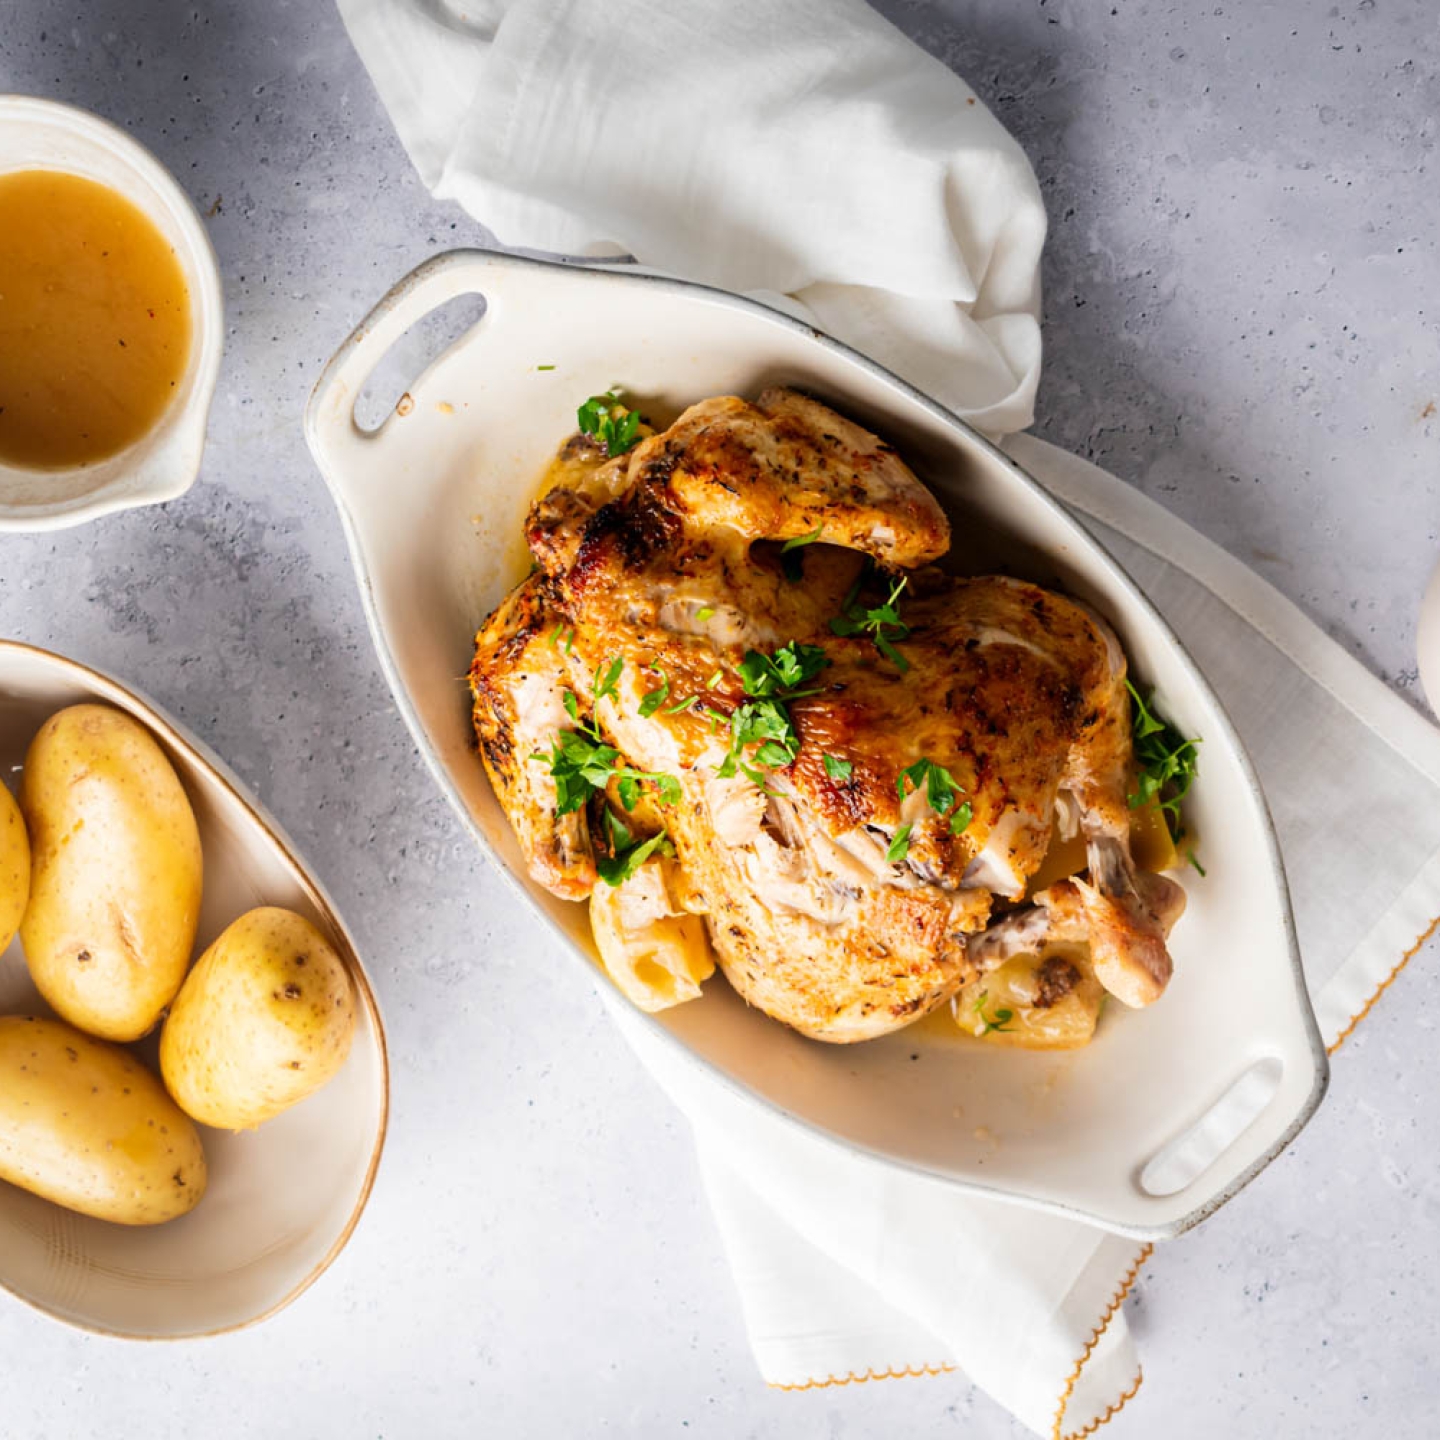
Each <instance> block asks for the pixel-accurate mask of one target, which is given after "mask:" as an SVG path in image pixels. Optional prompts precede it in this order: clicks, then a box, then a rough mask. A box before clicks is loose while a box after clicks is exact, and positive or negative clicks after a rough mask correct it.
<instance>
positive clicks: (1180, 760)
mask: <svg viewBox="0 0 1440 1440" xmlns="http://www.w3.org/2000/svg"><path fill="white" fill-rule="evenodd" d="M1125 687H1126V689H1128V690H1129V691H1130V699H1131V702H1132V704H1133V710H1132V712H1131V716H1130V729H1131V733H1132V735H1133V736H1134V740H1135V763H1136V765H1137V766H1138V767H1139V774H1138V775H1137V776H1136V780H1135V793H1134V794H1133V795H1131V796H1130V797H1129V799H1130V808H1131V809H1132V810H1137V809H1139V807H1140V806H1142V805H1145V804H1148V803H1149V802H1150V801H1152V800H1153V801H1154V802H1155V803H1156V804H1157V805H1159V807H1160V810H1161V813H1162V814H1163V815H1164V816H1165V822H1166V824H1167V825H1168V826H1169V827H1170V834H1171V836H1172V837H1173V838H1175V839H1177V840H1178V839H1180V838H1181V837H1182V836H1183V835H1184V833H1185V826H1184V824H1183V822H1182V820H1181V817H1180V805H1181V802H1182V801H1183V800H1184V799H1185V796H1186V795H1187V794H1188V793H1189V790H1190V787H1191V785H1193V784H1194V783H1195V776H1196V774H1197V773H1198V770H1199V762H1200V755H1199V750H1198V749H1197V747H1198V746H1199V744H1200V741H1199V740H1198V739H1195V740H1187V739H1186V738H1185V737H1184V736H1183V735H1182V734H1181V733H1180V732H1179V731H1178V730H1177V729H1176V728H1175V727H1174V725H1172V724H1171V723H1170V722H1169V721H1168V720H1167V719H1166V718H1165V717H1164V716H1163V715H1161V714H1159V713H1158V712H1156V711H1155V710H1153V709H1151V708H1150V704H1149V701H1148V700H1147V699H1143V698H1142V697H1141V695H1140V692H1139V691H1138V690H1137V689H1136V688H1135V687H1134V686H1133V685H1132V684H1131V683H1130V682H1129V681H1128V680H1127V681H1126V682H1125ZM1190 859H1191V863H1192V864H1194V863H1195V861H1194V855H1193V852H1192V854H1191V856H1190ZM1195 868H1196V869H1197V870H1198V869H1199V868H1200V867H1199V865H1198V864H1196V866H1195ZM1200 873H1201V874H1202V875H1203V874H1204V873H1205V872H1204V871H1203V870H1201V871H1200Z"/></svg>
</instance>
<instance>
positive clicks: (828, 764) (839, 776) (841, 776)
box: [822, 755, 855, 785]
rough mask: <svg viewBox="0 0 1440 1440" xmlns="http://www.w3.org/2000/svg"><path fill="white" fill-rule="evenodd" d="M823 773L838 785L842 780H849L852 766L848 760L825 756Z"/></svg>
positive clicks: (836, 756)
mask: <svg viewBox="0 0 1440 1440" xmlns="http://www.w3.org/2000/svg"><path fill="white" fill-rule="evenodd" d="M822 758H823V759H824V761H825V773H826V774H827V775H828V776H829V777H830V778H831V779H832V780H833V781H835V783H836V784H837V785H838V784H839V783H840V782H841V781H843V780H848V779H849V778H850V772H851V771H852V770H854V768H855V767H854V765H852V764H851V763H850V761H848V760H842V759H840V757H839V756H838V755H825V756H823V757H822Z"/></svg>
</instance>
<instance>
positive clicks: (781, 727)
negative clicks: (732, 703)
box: [711, 640, 830, 784]
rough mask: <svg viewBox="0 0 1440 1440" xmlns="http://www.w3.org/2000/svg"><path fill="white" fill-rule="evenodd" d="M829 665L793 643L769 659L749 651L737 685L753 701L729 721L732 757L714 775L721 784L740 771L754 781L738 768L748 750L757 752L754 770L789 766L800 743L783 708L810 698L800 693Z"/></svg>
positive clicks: (810, 648) (814, 648)
mask: <svg viewBox="0 0 1440 1440" xmlns="http://www.w3.org/2000/svg"><path fill="white" fill-rule="evenodd" d="M829 663H830V661H829V660H828V659H827V658H826V655H825V652H824V651H823V650H822V649H821V648H820V647H819V646H818V645H801V644H798V643H797V642H796V641H794V640H792V641H790V642H789V643H788V644H786V645H782V646H781V647H780V648H779V649H778V650H776V651H775V652H774V653H773V654H770V655H764V654H762V653H761V652H760V651H759V650H747V651H746V652H745V658H744V659H743V660H742V661H741V662H740V683H741V685H743V686H744V689H745V693H746V695H748V696H750V697H751V698H750V699H748V700H746V701H745V702H744V704H742V705H740V706H739V707H738V708H737V709H736V710H735V711H734V712H733V713H732V714H731V715H730V717H729V720H730V753H729V754H728V755H726V757H725V759H724V761H723V762H722V763H721V766H720V768H719V770H717V771H716V774H717V775H719V776H720V777H721V778H722V779H724V778H727V777H729V776H731V775H733V774H735V772H736V771H737V770H742V771H744V773H746V774H747V775H749V776H750V778H751V779H752V780H754V779H755V776H754V774H752V773H751V771H750V770H749V769H746V767H745V766H743V765H741V763H740V756H741V754H742V753H743V752H744V750H745V748H746V746H749V745H759V747H760V748H759V749H758V750H757V751H756V752H755V754H754V755H753V756H752V757H751V758H752V760H753V762H754V764H755V765H763V766H764V767H765V768H766V769H770V770H774V769H778V768H779V767H780V766H782V765H789V764H790V763H791V761H793V760H794V759H795V757H796V756H797V755H798V754H799V753H800V737H799V735H798V734H797V733H796V731H795V726H794V723H793V722H792V721H791V719H790V711H789V710H788V709H787V708H786V706H787V702H788V701H791V700H798V699H800V698H801V697H803V696H805V695H813V694H814V693H815V691H813V690H801V689H799V688H798V687H800V686H801V685H804V684H805V682H806V681H807V680H813V679H814V678H815V677H816V676H817V675H818V674H819V673H820V672H821V671H822V670H823V669H824V668H825V667H826V666H827V665H828V664H829ZM711 714H712V715H713V714H714V712H713V711H712V712H711ZM724 718H725V717H723V716H722V717H721V719H722V720H723V719H724ZM756 783H757V784H759V781H756Z"/></svg>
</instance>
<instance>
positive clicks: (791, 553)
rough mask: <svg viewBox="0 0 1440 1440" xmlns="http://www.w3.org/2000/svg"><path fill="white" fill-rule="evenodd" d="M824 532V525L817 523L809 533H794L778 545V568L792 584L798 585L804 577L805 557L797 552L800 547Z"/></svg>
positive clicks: (809, 543) (810, 542) (810, 543)
mask: <svg viewBox="0 0 1440 1440" xmlns="http://www.w3.org/2000/svg"><path fill="white" fill-rule="evenodd" d="M824 533H825V527H824V525H817V526H816V527H815V528H814V530H812V531H811V532H810V534H808V535H796V536H795V537H794V539H792V540H787V541H786V542H785V543H784V544H783V545H782V546H781V547H780V569H781V570H782V571H783V572H784V575H785V578H786V579H787V580H788V581H789V582H790V583H791V584H792V585H798V584H799V583H800V582H801V581H802V580H803V579H804V578H805V557H804V556H803V555H801V554H800V553H799V550H800V547H801V546H802V545H813V544H814V543H815V542H816V541H817V540H818V539H819V538H820V537H821V535H823V534H824Z"/></svg>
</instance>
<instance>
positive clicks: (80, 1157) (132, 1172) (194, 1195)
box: [0, 1015, 206, 1225]
mask: <svg viewBox="0 0 1440 1440" xmlns="http://www.w3.org/2000/svg"><path fill="white" fill-rule="evenodd" d="M205 1178H206V1175H205V1152H204V1151H203V1150H202V1149H201V1148H200V1136H199V1134H198V1133H197V1132H196V1130H195V1127H194V1126H193V1125H192V1124H191V1123H190V1121H189V1120H188V1119H186V1117H185V1116H184V1115H182V1114H181V1113H180V1111H179V1109H178V1108H177V1107H176V1105H175V1103H174V1101H172V1100H171V1099H170V1097H169V1096H168V1095H167V1094H166V1093H165V1087H164V1086H163V1085H161V1083H160V1082H159V1081H158V1080H157V1079H156V1078H155V1076H154V1075H152V1074H151V1073H150V1071H148V1070H147V1069H146V1068H145V1066H144V1065H142V1064H141V1063H140V1061H139V1060H138V1059H136V1057H135V1056H134V1055H132V1054H130V1053H129V1051H126V1050H122V1049H120V1047H119V1046H118V1045H107V1044H106V1043H105V1042H104V1041H103V1040H93V1039H91V1037H90V1036H88V1035H82V1034H81V1033H80V1032H79V1031H78V1030H76V1029H75V1028H74V1027H73V1026H70V1025H66V1024H64V1023H63V1022H62V1021H59V1020H42V1019H37V1018H35V1017H33V1016H27V1015H6V1016H3V1017H0V1180H8V1181H9V1182H10V1183H11V1184H12V1185H19V1186H21V1187H22V1188H23V1189H26V1190H32V1191H34V1193H35V1194H36V1195H43V1196H44V1197H45V1198H46V1199H47V1200H53V1201H54V1202H55V1203H56V1204H57V1205H64V1206H65V1207H66V1208H67V1209H69V1210H78V1211H79V1212H80V1213H81V1214H82V1215H94V1216H96V1217H97V1218H98V1219H101V1220H114V1221H116V1222H117V1223H119V1224H121V1225H158V1224H160V1223H161V1222H162V1221H164V1220H173V1219H174V1218H175V1217H176V1216H177V1215H183V1214H185V1212H186V1211H187V1210H191V1209H193V1208H194V1207H195V1205H196V1204H197V1203H198V1202H199V1200H200V1197H201V1196H202V1195H203V1194H204V1193H205Z"/></svg>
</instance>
